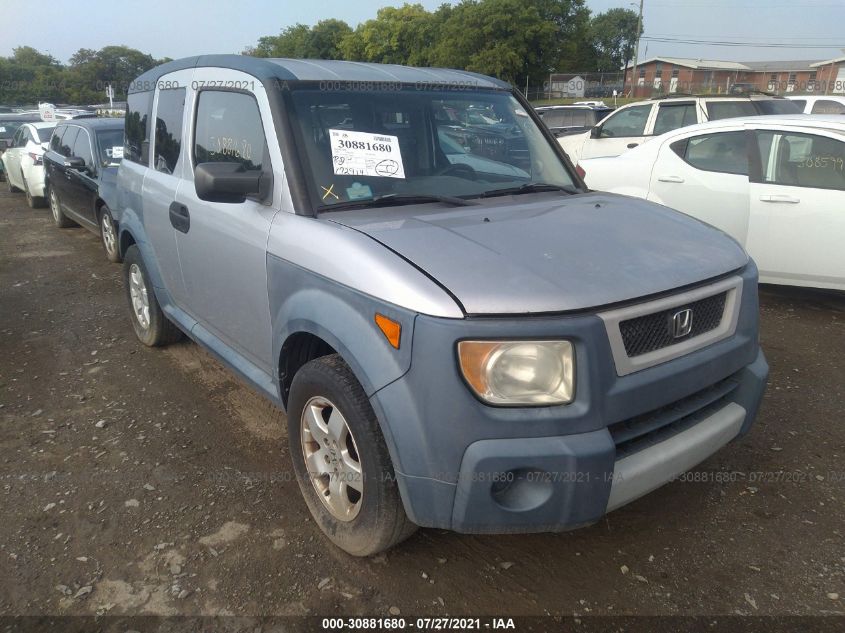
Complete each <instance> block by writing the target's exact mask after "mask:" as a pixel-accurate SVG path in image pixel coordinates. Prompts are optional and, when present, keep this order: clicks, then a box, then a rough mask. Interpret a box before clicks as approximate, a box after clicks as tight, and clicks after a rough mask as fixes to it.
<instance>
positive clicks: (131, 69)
mask: <svg viewBox="0 0 845 633" xmlns="http://www.w3.org/2000/svg"><path fill="white" fill-rule="evenodd" d="M163 61H164V60H157V59H155V58H154V57H153V56H152V55H149V54H147V53H142V52H141V51H139V50H136V49H134V48H129V47H127V46H106V47H104V48H102V49H100V50H99V51H93V50H91V49H87V48H81V49H79V50H78V51H77V52H76V53H74V54H73V56H72V57H71V58H70V64H69V66H68V67H67V70H66V72H65V76H66V79H67V82H66V83H67V99H66V100H67V101H69V102H73V103H78V104H85V103H103V102H105V101H106V100H107V97H106V86H108V85H111V86H112V87H113V88H114V92H115V98H116V99H118V100H120V99H125V98H126V92H127V90H128V88H129V84H130V83H131V82H132V81H134V80H135V78H137V77H138V76H139V75H141V74H143V73H145V72H146V71H148V70H149V69H150V68H152V67H154V66H157V65H158V64H160V63H162V62H163Z"/></svg>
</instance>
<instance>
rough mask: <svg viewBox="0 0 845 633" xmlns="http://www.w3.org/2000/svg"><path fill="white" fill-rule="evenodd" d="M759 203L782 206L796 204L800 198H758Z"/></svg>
mask: <svg viewBox="0 0 845 633" xmlns="http://www.w3.org/2000/svg"><path fill="white" fill-rule="evenodd" d="M760 202H780V203H782V204H798V203H799V202H801V198H796V197H795V196H786V195H781V194H778V195H773V196H760Z"/></svg>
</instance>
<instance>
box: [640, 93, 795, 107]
mask: <svg viewBox="0 0 845 633" xmlns="http://www.w3.org/2000/svg"><path fill="white" fill-rule="evenodd" d="M673 99H675V100H678V101H689V100H690V99H735V100H740V99H748V100H755V99H763V100H768V99H781V100H784V99H786V97H780V96H778V95H773V94H769V93H767V92H735V93H730V92H728V93H723V94H715V95H694V94H688V93H683V92H673V93H671V94H668V95H660V96H657V97H651V98H650V99H648V100H647V101H642V102H638V103H648V102H649V101H671V100H673ZM630 105H633V104H630Z"/></svg>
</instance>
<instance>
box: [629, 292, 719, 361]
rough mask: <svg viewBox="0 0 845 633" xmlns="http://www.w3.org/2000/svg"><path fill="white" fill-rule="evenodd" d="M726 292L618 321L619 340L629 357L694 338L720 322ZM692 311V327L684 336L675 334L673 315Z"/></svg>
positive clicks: (714, 327)
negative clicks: (620, 336) (687, 310)
mask: <svg viewBox="0 0 845 633" xmlns="http://www.w3.org/2000/svg"><path fill="white" fill-rule="evenodd" d="M726 298H727V292H721V293H719V294H716V295H713V296H712V297H705V298H704V299H699V300H698V301H693V302H692V303H688V304H686V305H680V306H675V307H674V308H670V309H668V310H661V311H660V312H654V313H652V314H646V315H643V316H640V317H636V318H633V319H628V320H627V321H621V322H620V323H619V332H620V333H621V334H622V343H623V344H624V345H625V352H626V353H627V354H628V357H629V358H632V357H634V356H641V355H643V354H648V353H649V352H653V351H655V350H658V349H662V348H664V347H668V346H669V345H674V344H675V343H680V342H682V341H686V340H688V339H691V338H694V337H696V336H699V335H701V334H704V333H705V332H709V331H711V330H715V329H716V328H717V327H719V324H720V323H721V322H722V316H723V315H724V312H725V300H726ZM686 309H689V310H691V311H692V328H691V329H690V331H689V333H688V334H686V335H684V336H679V337H676V336H675V332H674V327H673V316H674V315H675V314H677V313H678V312H679V311H681V310H686Z"/></svg>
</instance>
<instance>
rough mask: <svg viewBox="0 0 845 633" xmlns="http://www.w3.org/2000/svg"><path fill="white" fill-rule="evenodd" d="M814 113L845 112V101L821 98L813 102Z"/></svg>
mask: <svg viewBox="0 0 845 633" xmlns="http://www.w3.org/2000/svg"><path fill="white" fill-rule="evenodd" d="M812 113H813V114H845V103H839V102H838V101H831V100H830V99H819V100H818V101H816V102H815V103H814V104H813V112H812Z"/></svg>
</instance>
